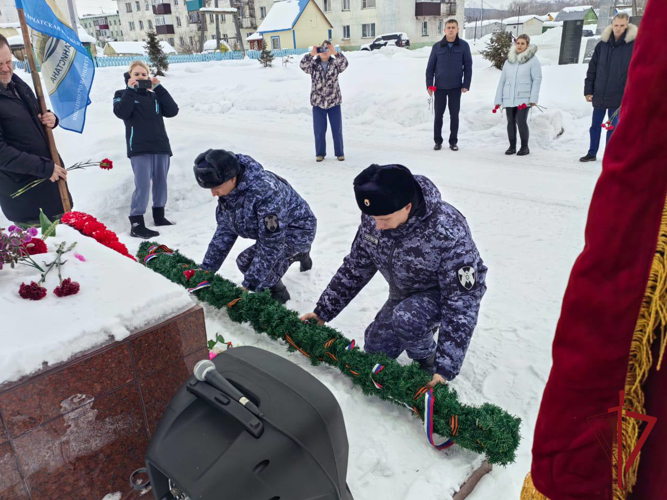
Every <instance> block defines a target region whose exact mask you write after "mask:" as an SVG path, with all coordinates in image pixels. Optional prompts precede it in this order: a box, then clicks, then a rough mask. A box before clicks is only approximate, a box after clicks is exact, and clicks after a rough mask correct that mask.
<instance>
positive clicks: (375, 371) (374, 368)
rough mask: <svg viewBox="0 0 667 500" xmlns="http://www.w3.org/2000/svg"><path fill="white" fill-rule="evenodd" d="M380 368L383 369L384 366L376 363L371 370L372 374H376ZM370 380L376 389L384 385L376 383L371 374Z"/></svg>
mask: <svg viewBox="0 0 667 500" xmlns="http://www.w3.org/2000/svg"><path fill="white" fill-rule="evenodd" d="M382 370H384V366H383V365H381V364H380V363H378V364H376V365H375V366H374V367H373V370H372V372H373V375H377V374H378V373H380V372H381V371H382ZM371 382H373V385H374V386H375V388H376V389H382V388H383V387H384V386H383V385H382V384H378V383H377V382H376V381H375V380H373V377H372V376H371Z"/></svg>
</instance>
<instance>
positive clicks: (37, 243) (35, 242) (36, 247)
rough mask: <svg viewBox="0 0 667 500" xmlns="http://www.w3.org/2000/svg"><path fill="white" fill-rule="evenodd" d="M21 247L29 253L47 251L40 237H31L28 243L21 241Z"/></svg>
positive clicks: (34, 253) (35, 253)
mask: <svg viewBox="0 0 667 500" xmlns="http://www.w3.org/2000/svg"><path fill="white" fill-rule="evenodd" d="M23 248H25V249H26V251H27V252H28V253H29V254H30V255H37V254H40V253H46V252H47V251H48V250H47V248H46V243H44V240H42V239H40V238H33V239H31V240H30V241H29V242H28V243H23Z"/></svg>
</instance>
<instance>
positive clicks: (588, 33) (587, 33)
mask: <svg viewBox="0 0 667 500" xmlns="http://www.w3.org/2000/svg"><path fill="white" fill-rule="evenodd" d="M582 35H583V36H585V37H588V36H595V30H592V29H588V28H584V31H583V32H582Z"/></svg>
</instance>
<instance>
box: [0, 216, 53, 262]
mask: <svg viewBox="0 0 667 500" xmlns="http://www.w3.org/2000/svg"><path fill="white" fill-rule="evenodd" d="M37 234H38V231H37V229H35V228H34V227H31V228H30V229H27V230H23V229H21V228H20V227H17V226H14V225H12V226H9V227H8V228H7V230H6V232H5V229H4V228H2V227H0V269H2V268H3V267H4V265H5V264H9V265H10V267H12V268H13V267H14V266H15V265H16V264H21V263H22V262H23V261H24V260H25V259H27V258H28V257H29V256H30V255H37V254H40V253H46V243H44V241H43V240H41V239H39V238H36V236H37Z"/></svg>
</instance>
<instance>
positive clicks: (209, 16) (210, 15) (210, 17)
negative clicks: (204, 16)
mask: <svg viewBox="0 0 667 500" xmlns="http://www.w3.org/2000/svg"><path fill="white" fill-rule="evenodd" d="M208 22H209V23H211V24H213V22H214V21H213V14H209V15H208Z"/></svg>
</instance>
